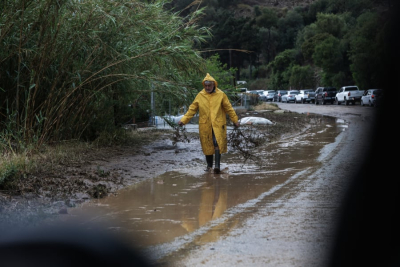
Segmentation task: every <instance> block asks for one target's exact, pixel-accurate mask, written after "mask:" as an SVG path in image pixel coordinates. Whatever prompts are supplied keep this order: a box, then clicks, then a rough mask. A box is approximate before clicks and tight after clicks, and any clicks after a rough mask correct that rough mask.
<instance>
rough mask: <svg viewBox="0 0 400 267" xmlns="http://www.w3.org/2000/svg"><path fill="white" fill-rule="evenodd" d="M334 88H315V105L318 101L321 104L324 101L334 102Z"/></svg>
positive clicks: (323, 103) (324, 102)
mask: <svg viewBox="0 0 400 267" xmlns="http://www.w3.org/2000/svg"><path fill="white" fill-rule="evenodd" d="M336 93H337V91H336V88H335V87H318V88H317V90H315V105H318V104H319V103H320V102H321V104H322V105H325V104H326V103H331V104H333V102H335V97H336Z"/></svg>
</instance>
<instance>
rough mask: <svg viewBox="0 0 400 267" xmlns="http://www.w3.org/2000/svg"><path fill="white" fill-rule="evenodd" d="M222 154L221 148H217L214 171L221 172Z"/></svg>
mask: <svg viewBox="0 0 400 267" xmlns="http://www.w3.org/2000/svg"><path fill="white" fill-rule="evenodd" d="M220 162H221V154H220V153H219V150H217V149H216V150H215V168H214V173H220V171H221V166H220Z"/></svg>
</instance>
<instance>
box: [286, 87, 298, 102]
mask: <svg viewBox="0 0 400 267" xmlns="http://www.w3.org/2000/svg"><path fill="white" fill-rule="evenodd" d="M299 93H300V92H299V91H298V90H291V91H288V92H287V93H286V94H284V95H283V96H282V103H289V102H293V103H294V101H296V95H297V94H299Z"/></svg>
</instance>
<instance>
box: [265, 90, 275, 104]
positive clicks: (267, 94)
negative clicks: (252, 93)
mask: <svg viewBox="0 0 400 267" xmlns="http://www.w3.org/2000/svg"><path fill="white" fill-rule="evenodd" d="M275 93H276V91H274V90H265V91H264V95H265V97H266V100H265V101H271V102H272V101H273V100H274V95H275Z"/></svg>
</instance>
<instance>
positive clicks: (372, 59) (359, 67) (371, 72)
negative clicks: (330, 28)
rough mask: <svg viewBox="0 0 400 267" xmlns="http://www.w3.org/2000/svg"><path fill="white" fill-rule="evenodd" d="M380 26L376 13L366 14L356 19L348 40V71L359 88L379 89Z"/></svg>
mask: <svg viewBox="0 0 400 267" xmlns="http://www.w3.org/2000/svg"><path fill="white" fill-rule="evenodd" d="M382 29H383V28H382V24H381V22H380V20H379V17H378V15H377V14H376V13H373V12H367V13H364V14H362V15H360V16H359V17H358V19H357V26H356V27H355V29H354V30H353V32H352V35H351V39H350V52H349V54H350V60H351V64H350V69H351V71H352V73H353V78H354V80H355V82H356V83H357V84H358V86H359V87H361V88H380V87H381V84H382V78H381V77H382V73H381V70H382V69H384V66H383V65H382V60H381V59H382V56H383V55H382V54H381V53H383V49H381V47H382V39H380V36H381V35H380V33H381V31H382Z"/></svg>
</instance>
